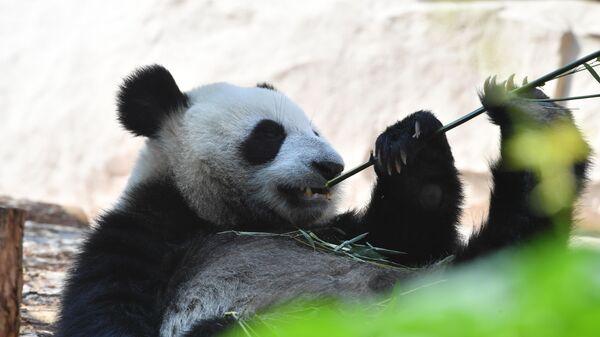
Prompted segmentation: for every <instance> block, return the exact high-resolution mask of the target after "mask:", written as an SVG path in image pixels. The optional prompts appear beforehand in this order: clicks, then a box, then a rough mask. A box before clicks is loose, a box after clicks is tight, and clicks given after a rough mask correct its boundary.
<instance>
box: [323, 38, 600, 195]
mask: <svg viewBox="0 0 600 337" xmlns="http://www.w3.org/2000/svg"><path fill="white" fill-rule="evenodd" d="M595 59H596V60H598V59H600V50H597V51H595V52H593V53H591V54H589V55H586V56H584V57H582V58H580V59H577V60H575V61H573V62H571V63H568V64H566V65H564V66H562V67H560V68H558V69H556V70H554V71H551V72H549V73H547V74H546V75H544V76H542V77H540V78H538V79H536V80H534V81H532V82H529V83H527V84H525V85H524V86H522V87H520V88H517V89H515V90H512V91H511V93H514V94H520V93H523V92H525V91H528V90H531V89H532V88H536V87H539V86H543V85H544V84H545V83H546V82H548V81H551V80H553V79H555V78H557V77H558V76H560V75H561V74H564V73H566V72H568V71H570V70H572V69H574V68H576V67H578V66H580V65H582V64H585V63H587V62H589V61H592V60H595ZM563 100H566V99H563ZM484 112H485V108H484V107H483V106H481V107H479V108H477V109H475V110H473V111H471V112H469V113H468V114H466V115H464V116H462V117H460V118H458V119H456V120H454V121H452V122H450V123H448V124H446V125H444V126H442V127H441V128H440V129H439V130H437V131H436V132H435V133H434V135H439V134H442V133H446V132H448V131H450V130H452V129H454V128H456V127H457V126H459V125H462V124H464V123H466V122H468V121H470V120H471V119H473V118H475V117H477V116H479V115H481V114H482V113H484ZM373 164H374V160H373V158H372V157H371V158H369V161H367V162H366V163H364V164H361V165H359V166H357V167H355V168H353V169H351V170H350V171H348V172H346V173H343V174H342V175H340V176H338V177H336V178H334V179H332V180H329V181H328V182H327V183H325V187H327V188H329V187H333V186H335V185H337V184H339V183H340V182H342V181H344V180H346V179H348V178H350V177H351V176H353V175H355V174H357V173H358V172H360V171H362V170H364V169H366V168H367V167H369V166H371V165H373Z"/></svg>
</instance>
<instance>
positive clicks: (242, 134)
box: [118, 65, 343, 228]
mask: <svg viewBox="0 0 600 337" xmlns="http://www.w3.org/2000/svg"><path fill="white" fill-rule="evenodd" d="M118 110H119V120H120V121H121V123H122V124H123V126H124V127H125V128H126V129H128V130H129V131H131V132H133V133H134V134H136V135H140V136H145V137H147V138H148V141H147V142H146V147H145V148H144V150H143V151H142V153H141V155H140V158H139V159H138V163H137V164H136V168H135V169H134V172H133V175H132V178H131V179H130V182H129V184H130V185H136V184H139V183H144V182H147V181H151V180H153V179H162V178H165V177H166V178H172V179H171V180H172V181H173V182H174V184H175V185H176V186H177V188H178V189H179V191H180V192H181V194H182V195H183V196H184V198H185V199H186V200H187V202H188V203H189V205H190V207H192V208H193V209H194V210H195V211H196V212H197V213H198V215H199V216H200V217H203V218H205V219H206V220H209V221H212V222H215V223H216V224H218V225H221V226H223V227H224V228H228V227H231V226H232V225H236V224H235V223H232V222H238V223H239V222H243V221H255V222H256V221H258V222H267V223H271V224H272V223H277V225H283V226H298V227H307V226H311V225H313V224H315V223H318V222H319V221H321V220H323V219H324V218H327V217H329V216H330V215H332V214H333V211H334V210H335V201H336V199H337V195H338V193H337V190H336V189H326V188H325V187H324V186H325V182H326V181H327V180H329V179H332V178H333V177H335V176H337V175H338V174H340V173H341V171H342V169H343V161H342V158H341V157H340V156H339V154H338V153H337V152H336V151H335V150H334V149H333V148H332V147H331V145H330V144H329V143H328V142H327V141H326V140H325V139H324V138H323V137H322V136H321V135H320V134H319V133H318V131H317V130H316V129H315V127H314V125H312V123H311V121H310V120H309V119H308V118H307V116H306V115H305V114H304V112H303V111H302V109H300V108H299V107H298V106H297V105H296V104H294V103H293V102H292V101H290V100H289V99H288V98H287V97H286V96H284V95H282V94H281V93H279V92H278V91H276V90H275V89H274V88H273V87H272V86H270V85H266V84H263V85H258V86H257V87H249V88H243V87H237V86H234V85H230V84H226V83H217V84H211V85H206V86H202V87H199V88H196V89H193V90H191V91H189V92H187V93H182V92H181V91H180V90H179V88H178V86H177V84H176V83H175V81H174V80H173V77H172V76H171V74H170V73H169V72H168V71H167V70H166V69H165V68H163V67H161V66H157V65H154V66H149V67H145V68H141V69H139V70H137V71H135V72H134V73H133V74H132V75H130V76H129V77H128V78H127V79H126V80H125V82H124V84H123V85H122V87H121V91H120V93H119V96H118Z"/></svg>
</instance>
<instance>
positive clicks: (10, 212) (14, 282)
mask: <svg viewBox="0 0 600 337" xmlns="http://www.w3.org/2000/svg"><path fill="white" fill-rule="evenodd" d="M24 219H25V211H23V210H20V209H16V208H0V336H2V337H18V336H19V326H20V313H19V306H20V303H21V294H22V291H23V268H22V263H23V222H24Z"/></svg>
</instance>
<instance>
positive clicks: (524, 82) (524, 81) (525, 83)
mask: <svg viewBox="0 0 600 337" xmlns="http://www.w3.org/2000/svg"><path fill="white" fill-rule="evenodd" d="M527 84H529V81H527V76H525V77H524V78H523V85H527Z"/></svg>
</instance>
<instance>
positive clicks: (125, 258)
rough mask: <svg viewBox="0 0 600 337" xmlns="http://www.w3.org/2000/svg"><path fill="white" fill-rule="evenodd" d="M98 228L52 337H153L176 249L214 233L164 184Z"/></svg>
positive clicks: (140, 190) (132, 198) (142, 189)
mask: <svg viewBox="0 0 600 337" xmlns="http://www.w3.org/2000/svg"><path fill="white" fill-rule="evenodd" d="M123 204H124V206H123V207H122V208H120V209H114V210H112V211H110V212H108V213H107V214H105V215H104V216H102V217H101V218H100V219H99V221H98V226H97V227H96V228H95V229H94V230H93V231H92V232H91V233H90V236H89V237H88V239H87V240H86V242H85V243H84V244H83V246H82V248H81V253H80V254H79V256H78V257H77V260H76V264H75V266H74V267H73V269H72V270H71V272H70V277H69V279H68V280H67V283H66V286H65V292H64V294H63V299H62V310H61V314H60V318H59V320H58V323H57V334H56V337H76V336H82V337H83V336H86V337H90V336H103V337H104V336H106V337H108V336H111V337H112V336H136V337H142V336H157V334H158V329H159V327H160V322H161V317H162V316H161V314H162V313H161V307H162V304H161V296H160V294H161V293H162V291H163V288H164V286H165V285H166V283H167V282H168V280H169V277H170V275H171V274H172V272H171V271H170V268H173V267H174V266H175V265H176V263H171V261H174V262H177V261H178V260H179V258H178V254H179V249H180V248H181V247H185V246H186V245H187V242H188V241H189V240H190V239H191V238H192V237H193V236H194V235H201V234H202V233H207V232H211V231H213V232H214V230H212V228H213V227H212V225H211V224H209V223H207V222H206V221H203V220H202V219H200V218H198V217H197V216H196V214H195V213H194V212H193V211H192V210H191V209H190V208H188V207H187V203H186V201H185V200H184V199H183V197H182V196H181V194H180V193H179V192H178V190H177V189H176V188H175V187H174V186H173V184H172V182H171V181H169V180H168V179H165V180H157V181H153V182H150V183H146V184H143V185H140V186H138V187H136V188H135V189H134V190H133V191H132V193H131V194H130V195H129V196H128V197H127V199H126V200H125V202H124V203H123Z"/></svg>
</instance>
